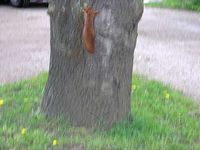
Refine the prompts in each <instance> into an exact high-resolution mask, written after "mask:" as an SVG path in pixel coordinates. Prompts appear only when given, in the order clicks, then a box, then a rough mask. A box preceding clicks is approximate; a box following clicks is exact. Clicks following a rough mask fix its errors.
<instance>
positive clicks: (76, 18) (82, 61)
mask: <svg viewBox="0 0 200 150" xmlns="http://www.w3.org/2000/svg"><path fill="white" fill-rule="evenodd" d="M83 3H87V4H88V5H90V6H91V7H92V8H93V9H94V10H98V11H99V14H98V15H97V16H96V20H95V32H96V42H95V45H96V51H95V53H94V54H89V53H87V51H86V50H85V49H84V47H83V43H82V31H83V12H82V8H83ZM48 12H49V14H50V22H51V58H50V68H49V78H48V82H47V85H46V88H45V93H44V97H43V101H42V110H43V111H44V113H45V114H46V115H47V116H50V117H56V116H64V117H66V118H69V119H70V120H71V121H72V122H73V123H74V124H75V125H78V126H85V127H96V126H97V125H99V124H100V125H101V126H104V127H106V128H108V127H111V125H112V124H113V123H115V122H116V121H119V120H121V119H123V118H125V117H126V116H127V115H128V114H129V113H130V95H131V76H132V67H133V54H134V49H135V44H136V39H137V26H138V21H139V20H140V17H141V15H142V12H143V0H50V2H49V9H48Z"/></svg>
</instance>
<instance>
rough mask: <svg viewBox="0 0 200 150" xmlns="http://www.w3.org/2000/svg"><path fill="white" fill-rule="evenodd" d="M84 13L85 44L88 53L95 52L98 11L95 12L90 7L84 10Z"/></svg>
mask: <svg viewBox="0 0 200 150" xmlns="http://www.w3.org/2000/svg"><path fill="white" fill-rule="evenodd" d="M83 13H84V28H83V43H84V47H85V48H86V50H87V51H88V53H91V54H93V53H94V52H95V30H94V20H95V17H96V15H97V14H98V13H99V12H98V11H94V10H93V9H92V8H91V7H90V6H85V7H84V8H83Z"/></svg>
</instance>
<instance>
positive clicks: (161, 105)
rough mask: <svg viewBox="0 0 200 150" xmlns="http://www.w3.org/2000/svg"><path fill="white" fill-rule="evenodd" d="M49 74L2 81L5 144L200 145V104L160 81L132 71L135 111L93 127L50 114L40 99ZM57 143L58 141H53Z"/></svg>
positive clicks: (178, 148)
mask: <svg viewBox="0 0 200 150" xmlns="http://www.w3.org/2000/svg"><path fill="white" fill-rule="evenodd" d="M46 81H47V74H46V73H44V74H41V75H39V76H38V77H36V78H34V79H31V80H26V81H22V82H18V83H15V84H10V85H4V86H0V98H1V99H3V100H4V101H3V102H4V103H3V104H1V107H0V149H1V150H9V149H13V150H14V149H15V150H45V149H68V148H70V147H71V148H73V147H84V149H88V150H102V149H106V150H137V149H138V150H165V149H166V150H189V149H191V150H192V149H194V150H199V149H200V130H199V129H200V110H199V105H198V104H196V103H195V102H192V100H191V99H189V98H186V97H184V96H183V95H182V94H181V93H180V92H178V91H174V90H172V89H171V88H169V87H167V86H164V85H163V84H162V83H159V82H157V81H149V80H146V79H145V78H143V77H140V76H138V75H134V77H133V83H132V84H133V88H134V92H133V94H132V116H133V118H132V119H131V120H129V121H124V122H120V123H117V124H116V125H114V127H113V128H112V129H110V130H108V131H104V132H100V131H95V132H93V133H92V132H90V131H88V130H86V129H84V128H75V127H72V126H71V125H70V124H69V123H67V122H65V121H64V120H62V119H54V120H47V119H46V118H45V117H44V116H43V115H42V114H41V113H40V109H39V107H40V102H41V97H42V93H43V89H44V85H45V82H46ZM53 144H54V145H53Z"/></svg>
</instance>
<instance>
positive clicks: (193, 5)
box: [147, 0, 200, 12]
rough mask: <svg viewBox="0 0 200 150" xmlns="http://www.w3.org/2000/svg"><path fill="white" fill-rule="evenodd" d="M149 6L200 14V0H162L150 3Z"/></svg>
mask: <svg viewBox="0 0 200 150" xmlns="http://www.w3.org/2000/svg"><path fill="white" fill-rule="evenodd" d="M147 6H152V7H167V8H178V9H187V10H193V11H198V12H200V0H162V1H161V2H153V3H148V4H147Z"/></svg>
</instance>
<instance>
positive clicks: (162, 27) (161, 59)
mask: <svg viewBox="0 0 200 150" xmlns="http://www.w3.org/2000/svg"><path fill="white" fill-rule="evenodd" d="M134 72H137V73H140V74H143V75H145V76H148V77H149V78H151V79H156V80H160V81H162V82H164V83H166V84H169V85H171V86H172V87H175V88H177V89H179V90H181V91H182V92H183V93H184V94H185V95H187V96H191V97H192V98H194V99H195V100H198V101H199V102H200V14H198V13H194V12H186V11H178V10H163V9H150V8H149V9H145V11H144V15H143V18H142V20H141V22H140V25H139V36H138V44H137V48H136V52H135V64H134Z"/></svg>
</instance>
